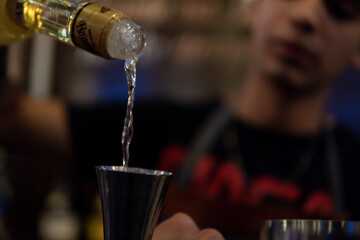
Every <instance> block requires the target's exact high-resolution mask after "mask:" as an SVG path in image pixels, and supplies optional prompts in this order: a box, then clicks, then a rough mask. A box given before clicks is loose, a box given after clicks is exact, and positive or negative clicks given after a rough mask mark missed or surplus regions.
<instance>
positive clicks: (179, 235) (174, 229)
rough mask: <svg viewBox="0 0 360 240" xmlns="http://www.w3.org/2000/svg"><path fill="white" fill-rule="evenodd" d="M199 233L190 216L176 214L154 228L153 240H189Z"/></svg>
mask: <svg viewBox="0 0 360 240" xmlns="http://www.w3.org/2000/svg"><path fill="white" fill-rule="evenodd" d="M199 231H200V229H199V227H198V226H197V225H196V223H195V222H194V220H193V219H192V218H191V217H190V216H188V215H187V214H184V213H177V214H175V215H174V216H172V217H171V218H169V219H168V220H166V221H164V222H162V223H161V224H159V225H158V226H157V227H156V228H155V231H154V235H153V240H177V239H179V240H180V239H189V238H190V237H191V236H194V235H196V234H197V233H198V232H199Z"/></svg>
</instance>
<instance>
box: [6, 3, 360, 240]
mask: <svg viewBox="0 0 360 240" xmlns="http://www.w3.org/2000/svg"><path fill="white" fill-rule="evenodd" d="M99 2H100V3H102V4H104V5H106V6H109V7H112V8H115V9H118V10H121V11H123V12H124V13H126V14H127V15H128V16H130V17H131V18H132V19H133V21H134V22H136V23H138V24H140V25H142V26H144V28H145V29H146V32H147V47H146V49H145V51H144V54H143V56H142V57H141V58H140V60H139V62H138V65H137V87H136V101H147V100H149V99H154V98H160V97H161V98H164V97H165V98H169V99H172V100H175V101H180V102H181V101H186V102H193V101H203V100H206V99H210V98H212V97H213V96H214V95H218V94H222V93H223V92H226V91H228V90H230V89H232V88H234V86H235V85H238V84H241V77H242V74H243V72H244V69H245V68H246V64H247V60H248V51H249V46H248V43H247V31H246V29H244V27H243V21H242V19H243V11H244V8H245V7H246V4H247V3H246V1H240V0H196V1H193V0H176V1H174V0H121V1H120V0H104V1H99ZM6 62H7V64H6V65H5V64H2V67H3V68H5V66H6V69H7V70H6V72H7V76H8V78H9V79H11V81H13V82H14V83H15V84H17V85H18V86H20V87H21V88H23V89H24V90H25V91H26V92H27V93H28V94H30V95H31V96H33V97H35V98H39V99H47V98H49V97H53V96H57V97H60V98H62V99H64V100H65V101H66V102H68V103H79V104H86V103H94V102H112V101H126V98H127V85H126V84H127V83H126V80H125V74H124V70H123V62H122V61H115V60H113V61H109V60H105V59H102V58H99V57H96V56H94V55H91V54H89V53H86V52H83V51H82V50H77V49H74V48H72V47H69V46H67V45H64V44H62V43H58V42H56V41H55V40H53V39H51V38H49V37H46V36H39V35H36V36H33V37H32V38H30V39H28V40H25V41H22V42H19V43H15V44H13V45H11V46H9V48H8V57H7V61H6ZM359 77H360V73H359V72H357V71H354V70H352V69H348V70H347V71H346V72H344V74H342V75H341V76H340V77H339V79H338V80H337V81H336V83H335V84H334V87H333V90H332V93H331V94H330V97H329V99H328V104H327V108H328V111H329V112H331V113H332V114H333V115H334V116H335V117H336V118H337V119H338V121H340V122H342V123H343V124H345V125H346V126H348V127H349V128H350V129H352V130H353V131H357V132H359V133H360V94H359V90H360V81H359ZM135 108H136V104H135ZM135 117H136V116H135ZM119 124H121V123H119ZM119 144H120V143H119ZM6 161H12V162H13V163H12V164H13V165H14V164H15V166H22V167H21V168H22V169H23V170H20V167H19V168H18V169H17V171H15V172H14V171H9V172H7V173H6V174H3V175H4V176H6V177H1V178H0V186H2V187H0V189H4V190H1V191H0V195H1V196H0V201H6V199H7V198H10V196H12V194H14V192H15V194H17V199H19V200H18V202H16V203H12V205H13V206H12V207H14V205H17V206H21V207H20V208H19V209H20V210H19V211H17V214H18V215H14V216H12V221H13V223H15V225H16V224H17V225H18V226H19V229H20V230H21V231H27V234H28V237H29V238H28V239H37V238H41V239H54V240H55V239H57V240H72V239H89V240H90V239H94V240H95V239H96V240H99V239H102V232H101V231H102V230H101V227H102V226H101V224H102V222H101V212H100V205H99V204H100V203H99V199H98V197H96V198H95V199H85V200H84V201H86V204H89V203H90V204H93V207H92V208H93V210H92V212H89V213H88V216H87V217H86V219H85V220H84V219H82V220H80V218H79V216H78V215H79V213H78V210H77V209H76V208H74V207H73V206H72V203H71V200H70V198H69V196H68V192H69V191H70V190H69V189H71V187H72V186H69V185H68V184H67V179H66V176H67V174H66V172H67V168H66V166H60V167H59V166H54V165H52V164H50V163H49V165H48V166H46V165H44V166H43V167H44V169H42V172H43V174H44V175H46V174H50V173H51V172H53V171H50V169H53V168H58V171H56V172H57V173H58V175H56V176H54V177H52V179H53V181H52V182H43V181H42V179H43V178H42V176H33V175H32V174H33V173H32V171H31V170H32V169H31V164H30V160H28V159H22V158H19V157H17V156H6V152H5V150H1V151H0V172H6V170H5V167H4V166H5V165H6ZM49 161H50V160H49ZM14 162H15V163H14ZM23 166H27V167H28V168H24V167H23ZM12 169H14V166H13V168H12ZM15 169H16V168H15ZM59 169H60V170H59ZM19 173H21V174H19ZM3 175H1V174H0V176H3ZM94 175H95V171H94ZM9 179H11V181H9ZM29 186H36V187H35V188H31V189H29ZM19 189H20V190H19ZM44 189H46V191H45V190H44ZM43 190H44V191H43ZM5 214H6V213H5ZM0 215H3V211H2V210H1V209H0ZM21 225H26V226H22V227H21ZM0 227H1V226H0Z"/></svg>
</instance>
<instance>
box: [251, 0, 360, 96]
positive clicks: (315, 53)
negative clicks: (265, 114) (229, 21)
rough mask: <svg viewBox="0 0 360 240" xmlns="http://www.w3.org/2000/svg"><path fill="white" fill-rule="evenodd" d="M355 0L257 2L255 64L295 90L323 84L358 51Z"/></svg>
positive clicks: (359, 32)
mask: <svg viewBox="0 0 360 240" xmlns="http://www.w3.org/2000/svg"><path fill="white" fill-rule="evenodd" d="M359 6H360V4H359V0H257V2H256V3H255V6H254V12H253V15H252V21H251V24H252V26H251V27H252V31H253V35H252V37H253V48H254V66H255V69H256V70H257V71H258V72H260V73H261V74H262V76H265V77H266V78H267V79H270V80H271V81H273V82H274V83H277V84H279V85H281V86H284V87H287V88H290V89H292V90H295V91H299V92H309V91H314V90H316V89H321V88H323V87H326V86H327V85H328V84H329V82H330V81H331V80H332V79H333V78H334V77H335V76H336V75H337V74H339V72H340V71H341V70H342V69H343V68H344V67H345V66H346V65H347V64H349V63H350V61H351V60H352V59H354V58H355V57H356V56H357V55H358V53H359V52H360V20H359V19H360V18H359V15H360V13H359V11H360V10H359Z"/></svg>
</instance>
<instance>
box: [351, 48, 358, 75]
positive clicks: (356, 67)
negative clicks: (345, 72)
mask: <svg viewBox="0 0 360 240" xmlns="http://www.w3.org/2000/svg"><path fill="white" fill-rule="evenodd" d="M351 66H353V67H354V68H355V69H356V70H360V50H358V52H357V53H356V55H355V56H354V57H353V58H352V60H351Z"/></svg>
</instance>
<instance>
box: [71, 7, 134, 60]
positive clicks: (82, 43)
mask: <svg viewBox="0 0 360 240" xmlns="http://www.w3.org/2000/svg"><path fill="white" fill-rule="evenodd" d="M119 19H129V17H128V16H126V15H125V14H123V13H121V12H119V11H116V10H113V9H110V8H106V7H103V6H101V5H98V4H95V3H89V4H87V5H85V6H84V7H83V8H82V9H80V10H79V11H78V12H77V13H76V15H75V17H74V20H73V23H72V28H71V31H72V33H71V39H72V42H73V43H74V44H75V46H77V47H80V48H82V49H85V50H86V51H89V52H92V53H95V54H97V55H99V56H102V57H105V58H111V57H110V55H109V53H108V52H107V50H106V39H107V36H108V34H109V30H110V27H111V26H112V25H113V24H114V23H115V22H116V21H118V20H119Z"/></svg>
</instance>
